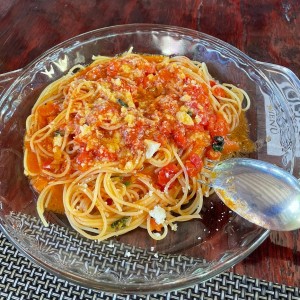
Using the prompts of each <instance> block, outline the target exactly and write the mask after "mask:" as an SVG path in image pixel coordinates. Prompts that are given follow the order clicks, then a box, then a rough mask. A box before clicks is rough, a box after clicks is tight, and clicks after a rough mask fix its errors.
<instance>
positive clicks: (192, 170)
mask: <svg viewBox="0 0 300 300" xmlns="http://www.w3.org/2000/svg"><path fill="white" fill-rule="evenodd" d="M185 167H186V169H187V173H188V175H189V176H190V177H196V176H197V175H198V174H199V172H200V171H201V170H202V167H203V161H202V159H201V157H200V156H199V155H197V154H195V153H192V154H191V155H190V157H189V159H188V160H187V161H186V162H185Z"/></svg>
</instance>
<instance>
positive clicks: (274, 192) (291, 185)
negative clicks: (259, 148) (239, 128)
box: [210, 158, 300, 231]
mask: <svg viewBox="0 0 300 300" xmlns="http://www.w3.org/2000/svg"><path fill="white" fill-rule="evenodd" d="M210 186H212V187H213V188H214V189H215V191H216V193H217V195H218V196H219V197H220V198H221V200H222V201H223V202H224V204H225V205H226V206H228V207H229V208H230V209H231V210H233V211H235V212H236V213H238V214H239V215H240V216H241V217H243V218H245V219H247V220H248V221H250V222H252V223H255V224H257V225H259V226H262V227H264V228H267V229H271V230H279V231H289V230H295V229H298V228H300V182H299V180H297V179H296V178H295V177H294V176H293V175H291V174H290V173H288V172H286V171H284V170H283V169H281V168H279V167H277V166H275V165H273V164H270V163H267V162H264V161H259V160H255V159H249V158H233V159H228V160H225V161H222V162H220V163H218V164H217V165H216V166H215V167H214V168H213V170H212V173H211V182H210Z"/></svg>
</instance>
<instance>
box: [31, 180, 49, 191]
mask: <svg viewBox="0 0 300 300" xmlns="http://www.w3.org/2000/svg"><path fill="white" fill-rule="evenodd" d="M31 183H32V185H33V187H34V189H35V190H36V191H37V192H39V193H40V192H41V191H42V190H43V189H44V188H45V187H46V186H47V184H48V180H47V179H46V178H45V177H43V176H37V177H34V178H33V179H32V180H31Z"/></svg>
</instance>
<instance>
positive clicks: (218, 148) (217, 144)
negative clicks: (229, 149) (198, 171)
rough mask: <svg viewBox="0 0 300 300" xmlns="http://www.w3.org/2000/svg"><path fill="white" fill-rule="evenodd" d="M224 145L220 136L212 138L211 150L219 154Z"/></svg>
mask: <svg viewBox="0 0 300 300" xmlns="http://www.w3.org/2000/svg"><path fill="white" fill-rule="evenodd" d="M224 143H225V141H224V138H223V137H222V136H218V135H217V136H215V137H214V141H213V143H212V148H213V149H214V151H218V152H221V151H223V146H224Z"/></svg>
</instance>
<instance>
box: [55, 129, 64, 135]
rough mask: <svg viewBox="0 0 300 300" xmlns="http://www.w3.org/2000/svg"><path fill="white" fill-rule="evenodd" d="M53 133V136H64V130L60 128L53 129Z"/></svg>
mask: <svg viewBox="0 0 300 300" xmlns="http://www.w3.org/2000/svg"><path fill="white" fill-rule="evenodd" d="M53 134H54V136H59V135H60V136H64V132H63V131H62V130H59V129H58V130H55V131H54V133H53Z"/></svg>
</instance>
